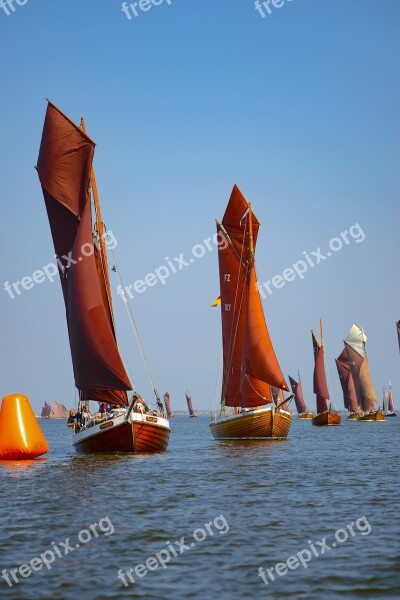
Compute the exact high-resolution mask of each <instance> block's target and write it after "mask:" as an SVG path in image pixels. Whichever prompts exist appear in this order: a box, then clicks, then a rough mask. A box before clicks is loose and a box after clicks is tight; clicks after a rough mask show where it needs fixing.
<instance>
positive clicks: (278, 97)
mask: <svg viewBox="0 0 400 600" xmlns="http://www.w3.org/2000/svg"><path fill="white" fill-rule="evenodd" d="M399 18H400V3H399V2H398V0H380V1H379V2H377V1H372V0H335V1H333V0H331V1H329V2H328V1H326V0H325V1H323V0H293V1H292V2H286V3H285V4H284V5H283V6H282V7H281V8H279V9H278V8H274V9H273V10H272V14H271V15H267V16H266V17H265V18H264V19H263V18H261V16H260V15H259V13H258V12H257V11H256V10H255V9H254V2H253V1H252V0H173V2H172V4H171V5H170V6H169V5H168V3H167V1H166V0H165V1H164V2H163V4H161V5H160V6H157V7H156V6H153V8H152V9H151V10H150V11H148V12H140V14H139V16H138V17H132V19H131V20H128V18H127V17H126V16H125V15H124V13H123V12H122V10H121V2H120V1H119V0H69V1H68V2H54V0H41V1H40V2H39V1H37V0H28V2H27V3H26V4H25V5H24V6H18V5H16V11H15V12H14V13H12V14H10V16H7V15H6V14H5V12H4V11H2V10H0V47H1V56H2V59H1V63H0V70H1V82H2V94H1V98H0V119H1V137H0V189H1V206H0V211H1V236H0V244H1V257H2V259H1V277H0V280H1V281H0V286H1V290H0V310H1V312H0V319H1V321H0V326H1V362H0V365H1V371H0V387H1V395H2V396H3V395H5V394H7V393H12V392H17V391H19V392H23V393H26V394H27V395H29V397H30V398H31V401H32V404H33V406H34V408H35V409H36V410H39V408H40V406H41V405H42V403H43V402H44V401H45V400H46V401H47V402H49V401H51V402H52V401H53V400H54V399H57V400H59V401H62V402H63V403H64V404H66V405H67V406H72V404H73V400H74V385H73V376H72V368H71V359H70V353H69V345H68V339H67V329H66V323H65V319H64V306H63V301H62V296H61V289H60V284H59V281H55V282H54V283H53V284H50V283H48V282H45V283H42V284H40V285H35V286H34V287H33V289H31V290H29V291H27V290H26V291H24V292H23V294H22V295H21V297H17V298H15V299H13V300H11V298H10V297H9V295H8V294H7V292H6V291H4V289H3V288H4V282H5V281H9V282H15V281H18V280H21V279H22V278H23V277H24V276H29V275H32V273H33V272H34V271H35V270H37V269H40V268H41V267H43V266H44V265H46V264H47V263H49V262H51V261H52V260H54V258H53V246H52V241H51V236H50V231H49V226H48V221H47V216H46V212H45V208H44V202H43V198H42V194H41V189H40V186H39V182H38V179H37V175H36V172H35V171H34V168H33V167H34V165H35V164H36V159H37V154H38V149H39V143H40V137H41V131H42V126H43V119H44V114H45V108H46V103H45V97H48V98H50V99H51V100H52V101H53V102H55V103H56V104H57V105H58V106H59V107H60V108H61V109H62V110H63V111H64V112H66V113H67V114H68V115H69V116H70V117H71V118H72V119H73V120H75V121H76V122H78V121H79V118H80V116H81V115H83V116H84V117H85V118H86V123H87V128H88V133H89V135H90V136H91V137H92V138H93V139H94V140H95V141H96V142H97V148H96V154H95V168H96V173H97V178H98V184H99V190H100V198H101V202H102V208H103V213H104V217H105V221H106V223H107V226H108V228H109V229H111V230H112V231H113V233H114V235H115V236H116V237H117V239H118V246H117V249H116V250H117V256H118V260H119V263H120V268H121V270H122V273H123V276H124V279H125V283H133V282H135V280H137V279H142V278H143V277H144V276H145V275H146V274H147V273H149V272H151V271H154V269H155V268H157V267H158V266H160V265H162V264H164V263H165V257H170V258H171V257H174V256H178V255H179V254H181V253H183V254H184V257H186V260H187V259H188V258H190V257H191V248H192V247H193V246H194V245H195V244H197V243H201V242H202V240H204V239H205V238H207V237H208V236H211V235H212V234H213V233H214V230H215V229H214V228H215V225H214V219H215V218H221V217H222V215H223V212H224V210H225V206H226V203H227V201H228V198H229V195H230V191H231V188H232V185H233V183H234V182H236V183H237V184H238V185H239V187H240V188H241V190H242V192H243V193H244V195H245V196H246V197H247V199H248V200H249V201H251V202H252V203H253V207H254V210H255V213H256V215H257V216H258V218H259V220H260V221H261V223H262V229H261V232H260V236H259V243H258V253H257V268H258V274H259V279H260V280H261V281H267V280H271V279H272V277H273V276H275V275H279V274H282V272H283V270H284V269H286V268H288V267H290V266H291V265H292V264H293V263H294V262H296V261H298V260H301V259H302V258H304V256H303V251H308V252H310V251H313V250H316V249H317V248H318V247H319V246H320V247H321V252H322V253H324V254H326V251H327V246H328V242H329V240H330V239H331V238H332V237H336V236H338V235H339V234H340V233H341V232H343V231H344V230H346V229H348V228H349V227H350V226H352V225H353V224H355V223H359V225H360V226H361V228H362V230H363V231H364V233H365V236H366V237H365V240H364V241H363V242H362V243H356V242H355V240H351V243H350V244H348V245H345V246H344V248H343V249H342V250H340V251H338V252H336V253H333V254H332V256H331V257H330V258H329V259H327V260H326V261H323V262H322V263H321V264H319V265H318V266H316V267H314V268H313V269H311V268H310V269H309V271H308V272H307V273H306V275H305V278H304V280H300V279H299V278H296V279H295V280H294V281H292V282H290V283H286V284H285V285H284V287H282V288H281V289H274V288H273V289H274V292H273V294H272V295H267V297H266V298H265V300H264V306H265V311H266V317H267V322H268V325H269V328H270V333H271V336H272V339H273V342H274V345H275V348H276V352H277V355H278V358H279V360H280V363H281V365H282V368H283V370H284V373H285V374H288V373H290V374H291V375H294V376H296V373H297V369H300V371H301V375H302V379H303V385H304V388H305V392H306V399H307V401H308V402H309V404H310V405H312V404H313V402H314V399H313V396H312V369H313V354H312V346H311V336H310V328H311V327H312V326H313V327H317V326H318V320H319V318H320V317H322V318H323V319H324V325H325V342H326V354H327V364H328V370H329V373H330V380H331V390H332V392H333V395H334V397H335V399H336V402H337V403H338V404H339V406H340V407H342V399H341V392H340V385H339V381H338V377H337V374H336V368H335V364H334V357H335V356H337V355H338V354H339V353H340V351H341V349H342V339H343V338H344V337H345V335H346V333H347V331H348V329H349V328H350V326H351V324H352V323H353V321H356V322H357V323H359V324H360V325H361V326H363V327H364V328H365V330H366V332H367V334H368V336H369V341H368V351H369V358H370V366H371V371H372V376H373V380H374V383H375V387H376V390H377V393H378V396H379V397H381V390H382V385H383V384H387V383H388V382H389V380H391V381H392V384H393V388H394V396H395V399H396V401H397V403H398V406H400V374H399V373H400V369H399V366H400V362H399V361H400V357H399V351H398V348H397V341H396V336H395V327H394V324H395V321H396V320H397V319H399V318H400V307H399V303H398V301H399V285H398V277H399V269H398V240H399V208H398V207H399V177H398V172H399V169H398V164H399V149H400V148H399V110H398V106H399V100H400V86H399V84H400V79H399V69H398V59H399V55H400V53H399V50H400V48H399V45H400V42H399V36H398V23H399ZM116 285H117V282H116V281H114V288H115V287H116ZM218 294H219V283H218V267H217V253H216V251H215V250H213V251H212V252H209V251H207V252H206V255H205V256H204V257H203V258H199V259H196V260H195V261H194V262H193V263H192V264H190V266H188V267H186V268H185V269H184V270H182V271H181V272H178V273H176V274H175V275H173V276H171V277H170V278H169V280H168V282H167V284H166V285H165V286H162V285H161V284H157V285H156V286H154V287H152V288H149V289H147V290H146V291H145V292H144V293H143V294H135V298H134V300H133V308H134V312H135V316H136V318H137V321H138V324H139V327H140V330H141V334H142V337H143V341H144V344H145V347H146V350H147V353H148V356H149V359H150V362H151V364H152V367H153V370H154V374H155V378H156V382H157V385H158V387H159V389H160V392H161V393H163V392H164V391H165V390H167V389H168V390H169V391H170V393H171V399H172V402H173V406H174V407H175V408H176V409H179V408H183V407H184V392H185V390H186V389H187V388H189V389H191V391H192V394H193V399H194V403H195V406H196V407H197V408H198V409H209V408H212V406H213V401H214V396H215V384H216V378H217V373H218V365H219V355H220V339H221V334H220V319H219V309H211V308H210V304H211V302H212V301H213V300H214V298H215V297H216V296H217V295H218ZM115 305H116V312H117V317H118V324H119V339H120V345H121V349H122V353H123V356H124V359H125V361H126V363H127V366H128V369H129V372H130V374H131V375H132V378H133V380H134V382H135V384H136V386H137V387H138V389H139V390H140V391H142V392H143V393H144V394H145V395H147V397H149V385H148V382H147V379H146V376H145V373H144V370H143V368H142V365H141V362H140V358H139V355H138V351H137V349H136V345H135V341H134V339H133V335H132V333H131V331H130V328H129V324H128V320H127V316H126V313H125V309H124V306H123V303H122V301H121V300H120V299H119V298H118V297H117V296H116V297H115Z"/></svg>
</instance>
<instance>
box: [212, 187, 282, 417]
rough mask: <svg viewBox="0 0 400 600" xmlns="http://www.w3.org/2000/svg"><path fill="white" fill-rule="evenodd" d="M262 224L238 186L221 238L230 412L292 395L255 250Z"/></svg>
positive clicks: (226, 385)
mask: <svg viewBox="0 0 400 600" xmlns="http://www.w3.org/2000/svg"><path fill="white" fill-rule="evenodd" d="M259 226H260V224H259V222H258V220H257V218H256V216H255V215H254V213H253V212H252V208H251V205H250V204H249V203H248V202H247V201H246V200H245V198H244V197H243V195H242V194H241V192H240V190H239V188H238V187H237V186H236V185H235V186H234V188H233V191H232V194H231V197H230V200H229V203H228V206H227V209H226V211H225V214H224V217H223V219H222V224H219V223H217V233H218V235H219V236H222V237H224V238H225V240H226V242H227V243H226V244H225V247H223V245H220V247H219V252H218V257H219V273H220V289H221V319H222V344H223V365H224V366H223V381H222V400H223V401H224V403H225V405H226V406H242V407H253V406H259V405H263V404H267V403H270V402H272V396H271V385H274V386H275V387H278V388H279V389H282V390H286V391H289V388H288V387H287V384H286V381H285V378H284V376H283V374H282V371H281V369H280V366H279V363H278V361H277V358H276V356H275V352H274V349H273V346H272V342H271V339H270V336H269V332H268V328H267V325H266V322H265V317H264V311H263V307H262V303H261V298H260V294H259V291H258V285H257V275H256V269H255V264H254V250H255V246H256V242H257V236H258V230H259Z"/></svg>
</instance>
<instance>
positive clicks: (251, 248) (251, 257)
mask: <svg viewBox="0 0 400 600" xmlns="http://www.w3.org/2000/svg"><path fill="white" fill-rule="evenodd" d="M249 235H250V238H249V241H250V261H252V259H253V257H254V240H253V210H252V208H251V204H250V203H249Z"/></svg>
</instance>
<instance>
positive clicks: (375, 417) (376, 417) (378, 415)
mask: <svg viewBox="0 0 400 600" xmlns="http://www.w3.org/2000/svg"><path fill="white" fill-rule="evenodd" d="M358 420H359V421H363V422H368V423H371V422H373V421H384V420H385V415H384V414H383V412H381V411H380V410H377V411H374V412H370V413H367V414H366V415H362V416H361V415H360V416H359V417H358Z"/></svg>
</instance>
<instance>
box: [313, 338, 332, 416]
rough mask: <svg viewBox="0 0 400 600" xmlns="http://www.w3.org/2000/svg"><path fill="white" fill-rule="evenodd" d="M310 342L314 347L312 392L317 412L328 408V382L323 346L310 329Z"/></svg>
mask: <svg viewBox="0 0 400 600" xmlns="http://www.w3.org/2000/svg"><path fill="white" fill-rule="evenodd" d="M311 335H312V342H313V349H314V361H315V365H314V394H315V395H316V398H317V413H321V412H323V411H324V410H327V409H328V400H329V392H328V384H327V383H326V374H325V362H324V346H323V343H322V340H321V343H319V342H318V340H317V337H316V335H315V333H314V332H313V331H312V332H311Z"/></svg>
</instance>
